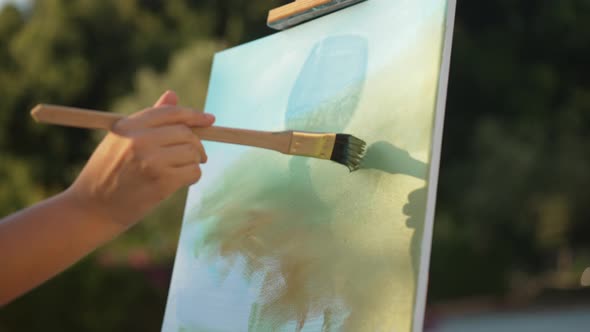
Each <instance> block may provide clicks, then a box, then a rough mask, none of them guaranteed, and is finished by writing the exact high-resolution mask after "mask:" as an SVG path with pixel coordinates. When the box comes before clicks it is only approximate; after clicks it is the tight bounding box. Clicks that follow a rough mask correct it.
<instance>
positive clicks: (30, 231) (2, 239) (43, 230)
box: [0, 191, 124, 305]
mask: <svg viewBox="0 0 590 332" xmlns="http://www.w3.org/2000/svg"><path fill="white" fill-rule="evenodd" d="M122 231H124V227H123V226H121V225H118V224H116V223H113V222H111V221H109V220H105V219H104V218H103V217H101V214H100V213H97V211H88V207H85V206H81V205H80V203H79V202H78V201H77V200H76V198H75V197H74V195H72V194H71V193H69V192H67V191H66V192H64V193H62V194H59V195H57V196H55V197H53V198H51V199H48V200H46V201H43V202H41V203H39V204H37V205H35V206H32V207H30V208H28V209H26V210H23V211H21V212H19V213H16V214H14V215H12V216H9V217H7V218H5V219H3V220H1V221H0V266H1V270H2V271H1V272H0V305H3V304H6V303H8V302H10V301H11V300H13V299H14V298H16V297H18V296H20V295H21V294H23V293H25V292H26V291H28V290H30V289H32V288H34V287H36V286H37V285H39V284H41V283H42V282H44V281H45V280H47V279H49V278H51V277H53V276H54V275H56V274H58V273H59V272H61V271H63V270H64V269H66V268H67V267H69V266H70V265H71V264H73V263H75V262H76V261H78V260H79V259H80V258H82V257H84V256H85V255H87V254H88V253H89V252H91V251H92V250H93V249H95V248H96V247H97V246H99V245H101V244H103V243H104V242H106V241H108V240H110V239H112V238H113V237H115V236H116V235H118V234H119V233H121V232H122Z"/></svg>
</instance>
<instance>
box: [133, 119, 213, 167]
mask: <svg viewBox="0 0 590 332" xmlns="http://www.w3.org/2000/svg"><path fill="white" fill-rule="evenodd" d="M140 135H143V136H146V137H145V138H144V139H145V140H153V141H154V143H155V144H157V145H158V146H161V147H170V146H176V145H186V144H189V145H192V146H193V147H194V148H195V151H196V152H197V153H198V154H199V156H200V158H199V159H200V160H201V163H206V162H207V160H208V157H207V152H206V151H205V147H204V146H203V143H202V142H201V140H200V139H199V137H197V135H195V134H194V133H193V131H192V130H191V129H190V128H188V127H187V126H184V125H173V126H165V127H158V128H154V129H148V130H144V131H142V132H141V133H140Z"/></svg>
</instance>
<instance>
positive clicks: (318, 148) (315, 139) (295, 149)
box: [289, 131, 336, 159]
mask: <svg viewBox="0 0 590 332" xmlns="http://www.w3.org/2000/svg"><path fill="white" fill-rule="evenodd" d="M334 144H336V134H317V133H306V132H300V131H295V132H293V137H292V139H291V146H290V147H289V154H292V155H297V156H306V157H314V158H319V159H330V158H332V151H334Z"/></svg>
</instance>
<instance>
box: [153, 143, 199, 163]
mask: <svg viewBox="0 0 590 332" xmlns="http://www.w3.org/2000/svg"><path fill="white" fill-rule="evenodd" d="M157 158H158V162H159V163H162V164H163V165H166V167H173V168H176V167H182V166H186V165H190V164H200V163H203V155H202V154H201V152H200V151H199V148H198V147H196V146H195V145H194V144H182V145H174V146H169V147H166V148H162V149H161V150H160V151H159V152H158V153H157Z"/></svg>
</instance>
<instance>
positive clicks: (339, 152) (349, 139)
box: [330, 134, 367, 172]
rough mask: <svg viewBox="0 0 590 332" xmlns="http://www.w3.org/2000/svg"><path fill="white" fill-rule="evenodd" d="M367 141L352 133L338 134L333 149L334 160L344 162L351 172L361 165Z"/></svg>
mask: <svg viewBox="0 0 590 332" xmlns="http://www.w3.org/2000/svg"><path fill="white" fill-rule="evenodd" d="M366 146H367V143H365V141H363V140H361V139H358V138H356V137H354V136H352V135H346V134H337V135H336V143H335V144H334V150H333V151H332V157H331V158H330V159H331V160H332V161H335V162H337V163H339V164H342V165H344V166H346V167H348V169H349V170H350V171H351V172H354V171H356V170H358V169H359V168H360V167H361V161H362V160H363V156H364V154H365V147H366Z"/></svg>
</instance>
